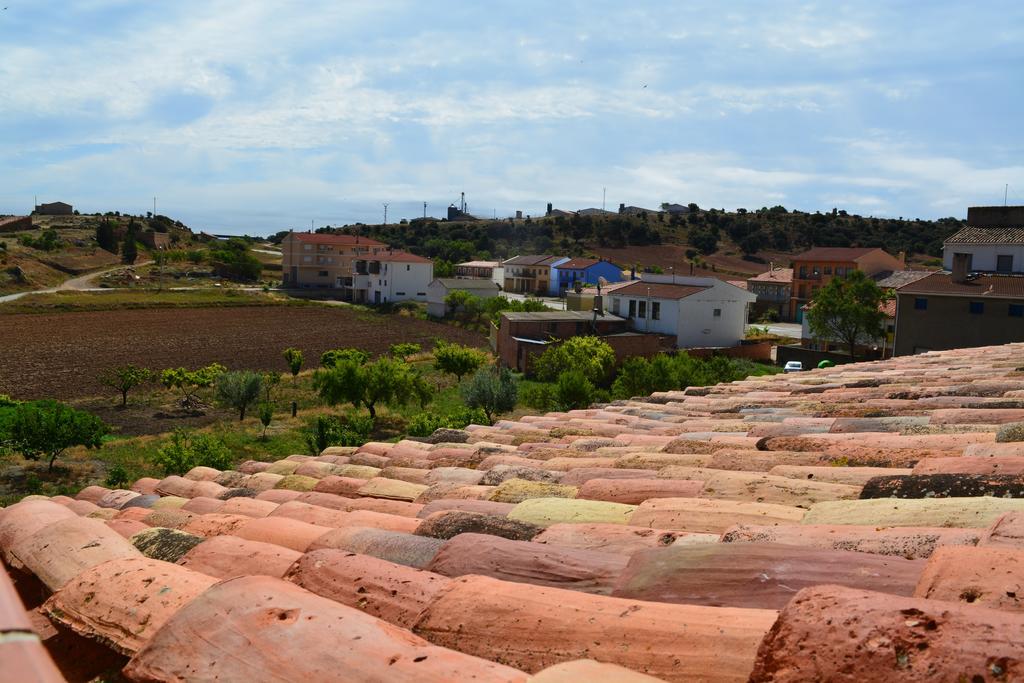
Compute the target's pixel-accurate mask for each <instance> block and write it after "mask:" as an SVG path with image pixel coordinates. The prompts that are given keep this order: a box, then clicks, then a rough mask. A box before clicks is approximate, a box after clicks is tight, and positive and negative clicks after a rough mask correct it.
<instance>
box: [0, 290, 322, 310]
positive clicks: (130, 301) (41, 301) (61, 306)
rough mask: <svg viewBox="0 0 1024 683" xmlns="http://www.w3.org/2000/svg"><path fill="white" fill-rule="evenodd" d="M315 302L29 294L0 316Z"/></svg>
mask: <svg viewBox="0 0 1024 683" xmlns="http://www.w3.org/2000/svg"><path fill="white" fill-rule="evenodd" d="M311 305H315V304H314V303H313V302H310V301H305V300H302V299H293V298H290V297H286V296H282V295H279V294H274V293H268V292H249V291H241V290H238V289H229V288H225V289H190V290H180V291H174V290H155V291H154V290H120V289H118V290H111V291H109V292H76V291H66V292H54V293H52V294H29V295H27V296H24V297H22V298H20V299H17V300H15V301H10V302H8V303H5V304H0V315H13V314H18V313H64V312H70V311H113V310H133V309H142V308H215V307H228V306H232V307H234V306H311Z"/></svg>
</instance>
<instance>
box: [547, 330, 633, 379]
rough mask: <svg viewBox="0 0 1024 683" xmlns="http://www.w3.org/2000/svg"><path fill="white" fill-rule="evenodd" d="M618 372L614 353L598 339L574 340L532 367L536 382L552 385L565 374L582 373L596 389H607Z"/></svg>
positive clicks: (606, 344)
mask: <svg viewBox="0 0 1024 683" xmlns="http://www.w3.org/2000/svg"><path fill="white" fill-rule="evenodd" d="M614 370H615V351H613V350H612V347H611V346H609V345H608V342H606V341H604V340H602V339H600V338H598V337H572V338H570V339H567V340H566V341H564V342H562V343H561V344H559V345H557V346H554V347H552V348H549V349H548V350H547V351H545V352H544V353H542V354H541V356H540V358H538V359H537V361H536V362H535V363H534V364H533V372H534V373H535V374H536V375H537V379H539V380H542V381H545V382H550V381H553V380H555V379H556V378H557V377H558V376H559V375H561V374H562V373H563V372H579V373H580V374H582V375H583V376H584V377H585V378H586V379H587V380H588V381H589V382H590V383H591V384H593V385H595V386H607V385H608V383H609V382H610V381H611V379H612V373H613V372H614Z"/></svg>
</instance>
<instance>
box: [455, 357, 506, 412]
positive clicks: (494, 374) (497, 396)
mask: <svg viewBox="0 0 1024 683" xmlns="http://www.w3.org/2000/svg"><path fill="white" fill-rule="evenodd" d="M461 392H462V400H463V401H465V403H466V405H467V406H469V407H470V408H480V409H481V410H483V411H484V414H485V415H486V416H487V421H488V422H493V421H494V419H493V418H494V415H496V414H498V413H507V412H508V411H510V410H512V409H513V408H515V407H516V400H517V399H518V398H519V389H518V387H517V386H516V382H515V380H514V379H513V378H512V373H511V372H509V371H508V369H506V368H500V369H498V370H493V369H491V368H480V369H479V370H477V371H476V372H475V373H474V374H473V376H472V377H470V378H469V380H468V381H467V382H466V383H465V384H463V385H462V389H461Z"/></svg>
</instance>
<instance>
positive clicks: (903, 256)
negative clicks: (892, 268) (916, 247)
mask: <svg viewBox="0 0 1024 683" xmlns="http://www.w3.org/2000/svg"><path fill="white" fill-rule="evenodd" d="M896 258H897V259H898V260H899V262H900V265H901V266H903V270H906V269H907V252H905V251H901V252H900V253H899V254H897V255H896Z"/></svg>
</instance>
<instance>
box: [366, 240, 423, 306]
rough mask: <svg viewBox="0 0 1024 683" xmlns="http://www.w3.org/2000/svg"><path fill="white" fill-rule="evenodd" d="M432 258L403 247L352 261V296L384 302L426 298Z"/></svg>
mask: <svg viewBox="0 0 1024 683" xmlns="http://www.w3.org/2000/svg"><path fill="white" fill-rule="evenodd" d="M433 279H434V262H433V261H431V260H430V259H428V258H423V257H422V256H417V255H416V254H410V253H408V252H405V251H390V250H389V251H384V252H381V253H379V254H376V255H374V256H371V257H369V258H365V259H359V260H357V261H355V263H354V264H353V274H352V300H353V302H355V303H364V304H387V303H395V302H398V301H426V300H427V287H428V286H429V285H430V282H431V281H432V280H433Z"/></svg>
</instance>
